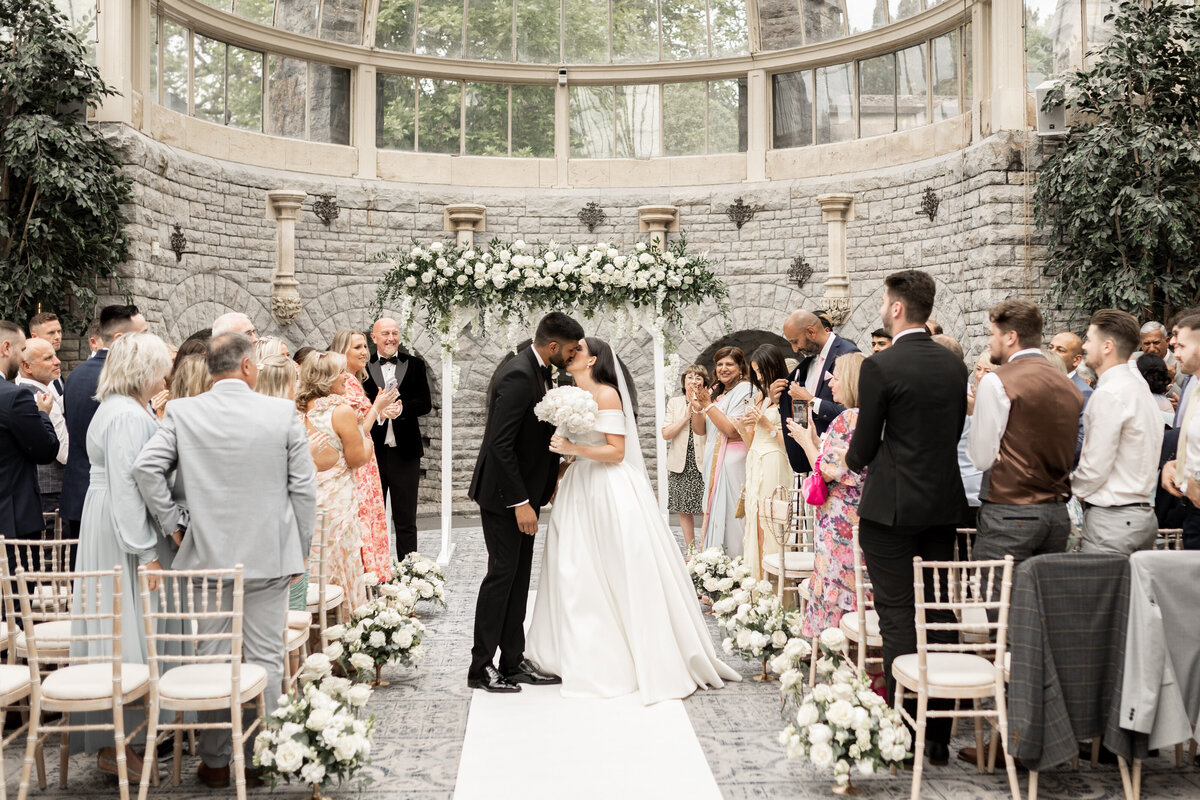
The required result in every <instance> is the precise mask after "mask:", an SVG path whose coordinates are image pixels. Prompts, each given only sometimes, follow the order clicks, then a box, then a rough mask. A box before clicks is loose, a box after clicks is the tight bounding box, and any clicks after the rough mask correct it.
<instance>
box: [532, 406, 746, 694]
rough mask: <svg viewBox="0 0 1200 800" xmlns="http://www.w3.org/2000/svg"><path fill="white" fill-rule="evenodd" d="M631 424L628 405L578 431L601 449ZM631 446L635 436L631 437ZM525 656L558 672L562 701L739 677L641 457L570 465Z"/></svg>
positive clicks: (688, 688)
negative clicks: (721, 648) (723, 652)
mask: <svg viewBox="0 0 1200 800" xmlns="http://www.w3.org/2000/svg"><path fill="white" fill-rule="evenodd" d="M626 408H628V404H626ZM631 429H632V425H627V421H626V418H625V414H624V412H622V411H618V410H609V411H600V412H599V413H598V414H597V415H596V430H595V431H594V432H593V433H590V434H587V435H585V436H582V437H576V438H577V440H578V443H580V444H585V445H603V444H604V443H605V437H604V434H605V433H618V434H627V433H628V432H629V431H630V430H631ZM633 430H636V429H633ZM630 447H637V439H636V433H634V435H633V437H630V436H628V435H627V436H626V450H627V454H628V452H629V448H630ZM525 652H526V654H527V655H528V656H529V657H530V658H532V659H533V660H534V661H535V662H537V663H538V664H539V665H540V666H541V667H542V668H543V669H544V670H546V671H548V672H551V673H554V674H556V675H561V676H562V680H563V683H562V692H563V694H564V695H565V696H573V697H618V696H621V695H627V694H631V693H633V692H638V693H639V695H640V697H641V700H642V702H643V703H644V704H647V705H648V704H650V703H656V702H659V701H661V700H668V699H677V698H683V697H687V696H688V695H690V694H692V693H693V692H694V691H695V690H696V689H697V688H701V687H714V688H719V687H721V686H724V681H726V680H733V681H736V680H739V679H740V678H739V676H738V674H737V673H736V672H735V671H734V670H733V669H731V668H730V667H729V666H728V665H726V664H724V663H723V662H721V661H720V660H719V659H718V658H717V655H716V651H715V648H714V647H713V642H712V637H711V636H710V634H709V632H708V630H707V628H706V627H705V624H704V620H703V617H702V616H701V614H700V608H699V604H698V602H697V600H696V591H695V588H694V587H693V585H692V582H691V579H690V578H689V577H688V574H687V568H686V566H685V565H684V561H683V557H682V555H681V554H680V552H679V547H678V545H677V544H676V543H675V538H674V536H672V535H671V532H670V530H669V529H668V527H667V525H666V523H665V521H664V520H663V518H662V515H661V514H660V513H659V510H658V503H657V500H656V499H655V496H654V493H653V490H652V488H651V486H650V481H649V478H648V477H647V475H646V471H645V468H644V466H642V463H641V458H640V453H638V454H637V457H636V458H632V459H631V458H629V457H628V455H627V457H626V459H625V461H623V462H621V463H618V464H603V463H600V462H596V461H590V460H587V459H583V458H580V459H576V461H575V463H574V464H572V465H571V466H570V467H569V468H568V469H567V472H566V475H564V476H563V479H562V482H561V483H560V484H559V487H558V496H557V498H556V500H555V503H554V507H553V509H552V511H551V513H550V530H549V533H548V534H547V536H546V545H545V553H544V554H543V556H542V568H541V575H540V577H539V579H538V590H537V597H536V600H535V603H534V609H533V618H532V621H531V623H530V627H529V633H528V635H527V636H526V646H525Z"/></svg>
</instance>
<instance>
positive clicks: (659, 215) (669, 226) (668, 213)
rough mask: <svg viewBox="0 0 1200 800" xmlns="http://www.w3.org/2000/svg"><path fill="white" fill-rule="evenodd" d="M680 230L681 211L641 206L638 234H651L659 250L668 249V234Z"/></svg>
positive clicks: (639, 209) (662, 207)
mask: <svg viewBox="0 0 1200 800" xmlns="http://www.w3.org/2000/svg"><path fill="white" fill-rule="evenodd" d="M677 230H679V209H678V208H677V207H675V206H639V207H638V233H649V234H650V241H651V242H654V243H655V244H657V245H658V249H659V250H665V249H666V247H667V232H668V231H677Z"/></svg>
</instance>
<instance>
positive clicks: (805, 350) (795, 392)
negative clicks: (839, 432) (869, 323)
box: [771, 310, 859, 473]
mask: <svg viewBox="0 0 1200 800" xmlns="http://www.w3.org/2000/svg"><path fill="white" fill-rule="evenodd" d="M783 335H784V337H785V338H786V339H787V340H788V343H789V344H791V346H792V352H795V353H799V354H800V355H801V360H800V363H799V364H797V365H796V368H795V369H794V370H792V371H791V373H790V374H789V375H788V376H787V378H786V379H784V380H780V381H775V383H774V384H773V385H772V386H771V393H772V394H774V395H776V397H777V398H778V402H779V418H780V419H784V420H787V419H791V418H792V408H793V403H795V402H797V401H801V402H805V403H808V404H809V405H810V406H811V407H812V418H813V421H814V422H816V424H817V433H818V434H819V435H824V434H825V431H826V430H827V429H828V428H829V426H830V424H831V423H832V422H833V421H834V420H835V419H837V416H838V414H841V413H842V412H843V411H845V410H846V408H845V406H843V405H841V404H839V403H836V402H834V399H833V388H832V387H831V386H830V385H829V378H830V376H832V375H833V364H834V362H835V361H837V359H838V356H840V355H843V354H845V353H857V352H859V350H858V346H857V345H855V344H854V342H849V341H847V340H845V339H843V338H842V337H840V336H838V335H837V334H836V333H834V332H833V331H830V330H828V329H826V327H825V325H824V323H823V322H822V321H821V318H820V317H818V316H817V315H816V314H814V313H812V312H811V311H803V310H801V311H794V312H792V314H791V316H789V317H788V318H787V321H786V322H784V323H783ZM785 424H786V423H785ZM783 438H784V444H786V445H787V454H788V461H789V462H791V465H792V472H796V473H805V472H811V471H812V465H810V464H809V463H808V456H806V455H804V448H802V447H801V446H800V445H799V444H797V443H796V441H795V440H794V439H792V437H790V436H785V437H783Z"/></svg>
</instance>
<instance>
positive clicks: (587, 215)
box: [579, 200, 607, 233]
mask: <svg viewBox="0 0 1200 800" xmlns="http://www.w3.org/2000/svg"><path fill="white" fill-rule="evenodd" d="M606 216H607V215H606V214H605V213H604V209H603V208H601V207H600V204H599V203H597V202H596V201H595V200H593V201H591V202H590V203H588V204H587V205H586V206H584V207H583V209H582V210H581V211H580V212H579V221H580V222H582V223H583V224H584V225H586V226H587V229H588V233H593V232H595V230H596V226H597V225H599V224H600V223H601V222H604V219H605V217H606Z"/></svg>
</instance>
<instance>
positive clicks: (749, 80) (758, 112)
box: [746, 4, 771, 181]
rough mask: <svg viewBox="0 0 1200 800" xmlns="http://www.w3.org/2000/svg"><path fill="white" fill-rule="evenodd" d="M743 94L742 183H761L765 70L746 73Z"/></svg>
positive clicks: (766, 121)
mask: <svg viewBox="0 0 1200 800" xmlns="http://www.w3.org/2000/svg"><path fill="white" fill-rule="evenodd" d="M747 5H752V4H747ZM746 94H747V98H746V129H747V142H746V180H748V181H765V180H766V179H767V148H768V147H769V146H770V140H771V136H770V132H769V131H770V128H771V78H770V77H769V76H768V75H767V71H766V70H763V69H752V70H750V72H749V73H748V74H747V75H746Z"/></svg>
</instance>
